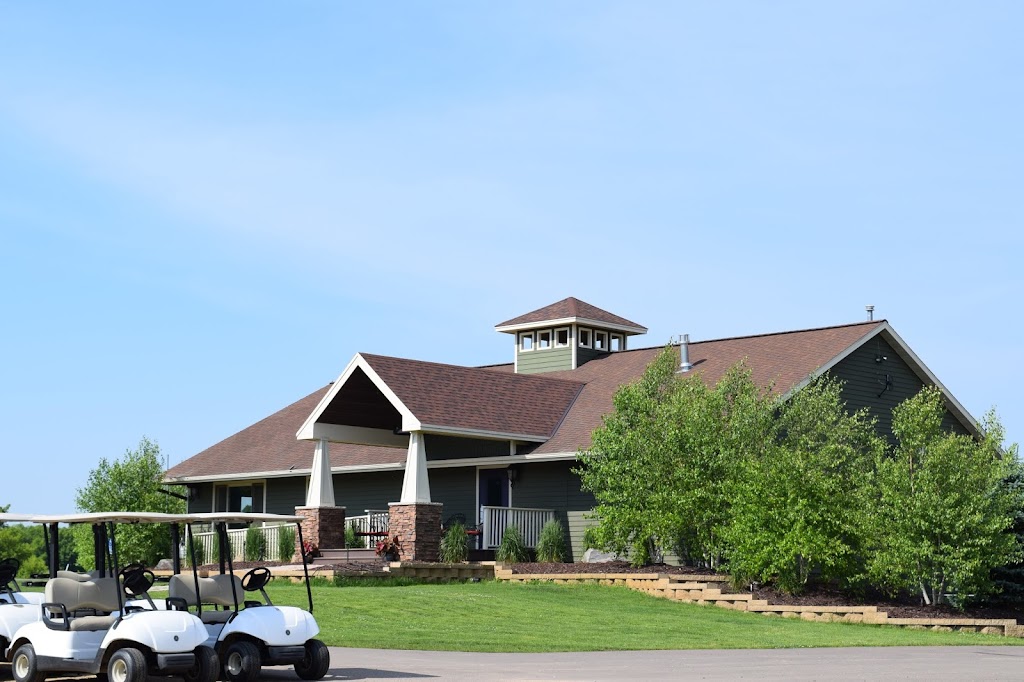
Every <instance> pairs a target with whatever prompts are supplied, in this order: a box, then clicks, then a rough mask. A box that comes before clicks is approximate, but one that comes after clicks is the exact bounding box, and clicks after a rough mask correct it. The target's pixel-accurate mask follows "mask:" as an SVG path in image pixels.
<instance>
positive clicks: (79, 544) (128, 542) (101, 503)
mask: <svg viewBox="0 0 1024 682" xmlns="http://www.w3.org/2000/svg"><path fill="white" fill-rule="evenodd" d="M163 471H164V470H163V462H162V459H161V456H160V446H159V445H157V444H156V443H154V442H153V441H150V440H149V439H148V438H145V437H143V438H142V440H141V441H139V446H138V447H137V448H136V449H135V450H127V451H125V453H124V456H123V457H122V458H121V459H119V460H114V461H108V460H107V459H106V458H103V459H101V460H100V461H99V464H98V465H97V467H96V468H95V469H93V470H92V471H91V472H90V473H89V480H88V482H87V483H86V484H85V486H84V487H82V488H79V489H78V490H77V494H76V495H75V504H76V505H77V506H78V509H79V510H80V511H83V512H105V511H147V512H165V513H183V512H184V511H185V502H184V501H183V500H179V499H177V498H175V497H172V496H170V495H164V494H162V493H161V492H160V490H161V488H162V486H161V483H160V481H161V479H162V477H163ZM116 533H117V549H118V560H119V562H120V563H121V564H122V565H124V564H127V563H129V562H133V561H139V562H142V563H145V564H146V565H149V566H152V565H153V564H155V563H156V562H157V561H158V560H159V559H160V558H161V557H166V556H168V555H169V553H170V551H171V535H170V529H169V528H167V527H166V526H164V525H160V524H138V525H127V524H122V525H119V526H118V527H117V529H116ZM75 545H76V549H77V551H78V556H79V557H80V563H82V564H83V565H84V566H85V567H86V568H93V545H92V531H91V529H89V528H85V527H80V528H77V529H76V532H75Z"/></svg>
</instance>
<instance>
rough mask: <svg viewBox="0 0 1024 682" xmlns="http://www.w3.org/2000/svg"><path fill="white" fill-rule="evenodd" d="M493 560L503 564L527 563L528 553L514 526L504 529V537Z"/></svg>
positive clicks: (520, 534) (521, 536)
mask: <svg viewBox="0 0 1024 682" xmlns="http://www.w3.org/2000/svg"><path fill="white" fill-rule="evenodd" d="M494 558H495V559H497V560H498V561H500V562H502V563H505V564H517V563H522V562H524V561H529V559H530V553H529V552H528V551H527V549H526V544H525V543H524V542H523V534H522V533H521V532H520V531H519V528H517V527H516V526H509V527H508V528H506V529H505V535H504V536H502V538H501V544H499V545H498V551H497V552H495V554H494Z"/></svg>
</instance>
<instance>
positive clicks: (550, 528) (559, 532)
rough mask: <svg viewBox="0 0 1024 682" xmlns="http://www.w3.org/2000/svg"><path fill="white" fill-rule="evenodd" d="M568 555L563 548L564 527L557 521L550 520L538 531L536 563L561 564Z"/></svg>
mask: <svg viewBox="0 0 1024 682" xmlns="http://www.w3.org/2000/svg"><path fill="white" fill-rule="evenodd" d="M568 555H569V552H568V551H567V550H566V547H565V527H564V526H563V525H562V522H561V521H559V520H558V519H551V520H550V521H548V522H547V523H545V524H544V527H543V528H541V529H540V539H539V540H538V541H537V561H544V562H551V563H561V562H563V561H565V558H566V557H567V556H568Z"/></svg>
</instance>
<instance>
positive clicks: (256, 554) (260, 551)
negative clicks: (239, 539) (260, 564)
mask: <svg viewBox="0 0 1024 682" xmlns="http://www.w3.org/2000/svg"><path fill="white" fill-rule="evenodd" d="M266 558H267V536H266V535H264V534H263V529H262V528H260V527H259V526H250V527H249V528H248V530H246V531H245V560H246V561H263V560H264V559H266Z"/></svg>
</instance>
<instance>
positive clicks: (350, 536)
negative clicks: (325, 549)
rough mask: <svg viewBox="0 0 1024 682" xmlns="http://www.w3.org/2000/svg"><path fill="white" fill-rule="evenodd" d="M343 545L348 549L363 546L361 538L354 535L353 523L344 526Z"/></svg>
mask: <svg viewBox="0 0 1024 682" xmlns="http://www.w3.org/2000/svg"><path fill="white" fill-rule="evenodd" d="M345 547H347V548H348V549H360V548H362V547H363V540H362V538H360V537H359V536H358V535H356V527H355V525H354V524H349V525H347V526H345Z"/></svg>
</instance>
